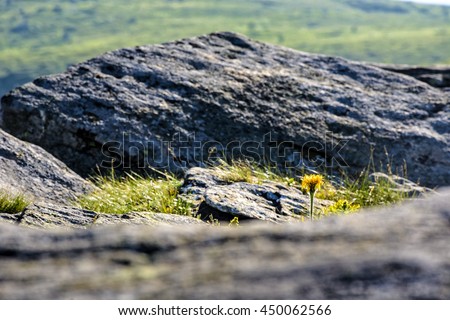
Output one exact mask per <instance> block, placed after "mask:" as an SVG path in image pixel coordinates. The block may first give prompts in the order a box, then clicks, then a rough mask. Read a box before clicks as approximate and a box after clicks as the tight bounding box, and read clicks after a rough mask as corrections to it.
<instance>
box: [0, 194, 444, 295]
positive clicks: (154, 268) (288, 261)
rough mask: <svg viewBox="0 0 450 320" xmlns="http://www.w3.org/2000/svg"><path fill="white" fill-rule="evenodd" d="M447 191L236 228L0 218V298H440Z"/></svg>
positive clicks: (442, 289) (442, 292) (441, 293)
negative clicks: (351, 211) (49, 223)
mask: <svg viewBox="0 0 450 320" xmlns="http://www.w3.org/2000/svg"><path fill="white" fill-rule="evenodd" d="M449 197H450V190H449V189H447V190H445V191H442V192H441V194H440V195H437V196H433V197H432V198H429V199H425V200H415V201H413V202H411V203H409V204H405V205H402V206H397V207H392V208H383V209H376V210H372V211H369V212H365V213H361V214H357V215H352V216H345V217H339V218H328V219H322V220H321V221H315V222H306V223H299V224H279V225H273V224H249V225H245V226H241V227H239V228H228V227H222V228H212V227H202V226H190V227H189V228H186V227H172V228H164V227H158V228H152V227H146V226H130V225H119V226H117V225H116V226H107V227H97V228H89V229H82V230H80V229H77V230H74V229H72V230H46V231H42V230H33V229H29V228H22V227H20V226H15V225H12V224H7V223H0V279H1V282H2V285H1V286H0V298H1V299H450V264H449V261H450V243H449V241H448V239H449V237H450V209H449V206H448V198H449Z"/></svg>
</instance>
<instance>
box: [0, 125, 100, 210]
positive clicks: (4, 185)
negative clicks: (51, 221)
mask: <svg viewBox="0 0 450 320" xmlns="http://www.w3.org/2000/svg"><path fill="white" fill-rule="evenodd" d="M91 189H92V186H91V184H89V183H88V182H87V181H85V180H84V179H83V178H81V177H80V176H79V175H77V174H76V173H75V172H73V171H72V170H70V169H69V168H68V167H67V166H66V165H65V164H63V163H62V162H61V161H60V160H58V159H56V158H55V157H53V156H52V155H51V154H49V153H48V152H46V151H45V150H43V149H42V148H40V147H38V146H35V145H32V144H31V143H28V142H24V141H20V140H19V139H17V138H15V137H13V136H11V135H10V134H8V133H6V132H4V131H3V130H1V129H0V190H4V191H7V192H10V193H12V194H17V193H24V194H25V195H26V197H28V198H30V200H33V201H37V202H51V203H58V204H69V203H70V202H72V201H74V200H75V199H76V197H78V196H80V195H82V194H84V193H86V192H88V191H89V190H91Z"/></svg>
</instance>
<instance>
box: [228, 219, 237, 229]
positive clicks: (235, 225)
mask: <svg viewBox="0 0 450 320" xmlns="http://www.w3.org/2000/svg"><path fill="white" fill-rule="evenodd" d="M228 226H230V227H239V218H238V217H234V218H233V219H231V221H230V223H229V224H228Z"/></svg>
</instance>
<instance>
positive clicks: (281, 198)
mask: <svg viewBox="0 0 450 320" xmlns="http://www.w3.org/2000/svg"><path fill="white" fill-rule="evenodd" d="M181 190H182V193H181V194H182V195H183V196H186V197H188V198H189V199H190V200H191V202H193V203H194V204H196V205H197V207H198V213H199V214H200V217H201V218H202V219H204V220H207V219H209V217H210V216H211V217H212V218H213V219H217V220H219V221H221V220H223V221H230V220H231V219H233V218H234V217H238V218H239V221H242V220H248V219H258V220H263V221H268V222H294V221H297V222H298V220H299V219H304V218H307V217H308V214H309V203H310V202H309V201H310V200H309V196H308V195H304V194H302V193H301V192H300V190H298V189H296V188H293V187H287V186H285V185H283V184H280V183H273V182H270V181H267V182H264V183H262V184H252V183H246V182H235V183H227V182H226V181H224V179H223V178H221V177H220V176H219V175H218V174H217V173H216V172H215V171H214V170H213V169H204V168H192V169H189V170H188V171H187V172H186V175H185V180H184V185H183V187H182V189H181ZM331 204H332V202H330V201H326V200H319V199H316V200H315V207H316V209H318V210H320V209H322V208H323V207H325V206H329V205H331Z"/></svg>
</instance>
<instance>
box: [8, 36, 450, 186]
mask: <svg viewBox="0 0 450 320" xmlns="http://www.w3.org/2000/svg"><path fill="white" fill-rule="evenodd" d="M449 106H450V104H449V95H448V94H447V93H445V92H444V91H442V90H439V89H437V88H434V87H431V86H429V85H427V84H425V83H424V82H421V81H418V80H416V79H414V78H412V77H409V76H406V75H402V74H398V73H393V72H389V71H386V70H382V69H380V68H377V67H374V66H370V65H367V64H362V63H358V62H352V61H348V60H345V59H342V58H337V57H329V56H323V55H317V54H308V53H304V52H299V51H295V50H291V49H287V48H283V47H278V46H274V45H268V44H264V43H260V42H257V41H253V40H251V39H248V38H246V37H244V36H241V35H237V34H233V33H227V32H225V33H214V34H210V35H207V36H200V37H196V38H192V39H185V40H181V41H176V42H171V43H166V44H162V45H151V46H140V47H135V48H129V49H121V50H117V51H113V52H108V53H106V54H103V55H101V56H99V57H97V58H94V59H92V60H89V61H86V62H84V63H81V64H78V65H76V66H73V67H70V68H69V69H68V70H67V72H65V73H62V74H58V75H52V76H46V77H42V78H38V79H36V80H35V81H33V82H32V83H28V84H26V85H24V86H22V87H20V88H17V89H15V90H13V91H12V92H10V93H9V94H7V95H5V96H4V97H3V98H2V100H1V112H0V114H2V115H1V116H0V118H2V126H3V128H5V130H7V131H8V132H10V133H12V134H14V135H15V136H17V137H19V138H21V139H25V140H27V141H31V142H33V143H36V144H38V145H40V146H42V147H44V148H45V149H46V150H48V151H50V152H51V153H52V154H54V155H55V156H56V157H58V158H59V159H62V160H63V161H64V162H65V163H67V164H68V165H69V167H71V168H72V169H74V170H75V171H76V172H78V173H80V174H82V175H84V176H86V175H88V174H90V173H91V172H92V170H93V169H94V168H96V166H97V165H100V166H101V167H104V168H110V167H111V166H116V167H117V168H122V169H132V170H135V171H136V170H138V169H144V168H146V167H147V166H148V165H151V166H154V167H161V168H169V169H171V170H174V171H176V170H180V167H189V166H194V165H198V164H199V163H201V162H203V160H204V159H205V158H207V157H208V156H217V155H220V156H222V155H226V156H230V157H236V156H239V155H242V154H244V155H246V156H250V157H252V158H253V160H256V161H259V160H261V161H262V160H267V159H269V160H270V161H275V162H278V163H279V164H281V165H283V166H302V165H307V166H316V167H317V166H327V167H337V166H341V167H342V166H349V168H350V169H351V170H352V171H353V172H358V171H359V170H361V169H362V168H365V167H366V166H367V165H368V164H369V162H370V160H371V153H372V152H371V150H373V163H375V164H377V166H378V164H379V163H384V164H387V163H388V162H389V163H390V165H391V168H393V170H394V171H396V170H397V169H398V170H400V169H399V168H400V167H402V166H403V164H406V165H407V171H408V174H409V178H411V179H412V180H414V181H416V180H420V182H421V183H423V184H425V185H429V186H436V185H449V184H450V146H449V144H450V120H449V119H450V107H449ZM194 135H195V136H194ZM386 154H387V155H386ZM113 159H115V162H114V161H113ZM394 173H395V172H394Z"/></svg>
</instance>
